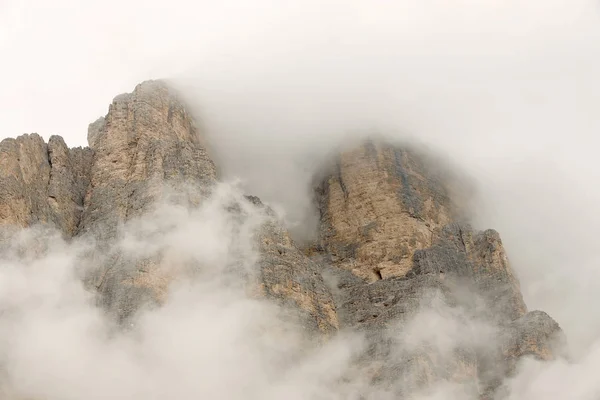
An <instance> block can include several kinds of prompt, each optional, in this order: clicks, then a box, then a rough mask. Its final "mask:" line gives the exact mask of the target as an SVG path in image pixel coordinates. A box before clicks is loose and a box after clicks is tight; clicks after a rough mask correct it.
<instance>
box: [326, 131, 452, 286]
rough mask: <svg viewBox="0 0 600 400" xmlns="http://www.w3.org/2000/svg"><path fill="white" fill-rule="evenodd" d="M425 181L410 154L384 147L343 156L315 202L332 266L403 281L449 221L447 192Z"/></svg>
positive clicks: (376, 145) (371, 146)
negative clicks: (417, 252)
mask: <svg viewBox="0 0 600 400" xmlns="http://www.w3.org/2000/svg"><path fill="white" fill-rule="evenodd" d="M429 175H430V174H428V171H427V167H426V166H425V165H424V164H423V163H422V162H421V161H420V160H419V159H418V158H417V157H416V156H415V155H414V154H413V153H411V152H410V151H408V150H406V149H400V148H395V147H393V146H390V145H388V144H386V143H381V142H372V141H368V142H366V143H364V144H363V145H361V146H359V147H358V148H356V149H354V150H351V151H347V152H344V153H342V154H341V155H340V156H339V159H338V161H337V164H336V166H335V171H334V173H332V174H331V175H330V176H329V177H328V178H327V179H326V180H325V181H324V182H323V184H322V185H321V188H320V196H319V205H320V209H321V215H322V219H321V245H322V247H323V248H324V249H325V250H326V252H327V253H328V255H329V256H330V259H331V261H332V262H334V263H335V264H337V265H339V266H341V267H343V268H347V269H349V270H351V271H352V272H354V273H355V274H356V275H358V276H360V277H362V278H364V279H367V280H369V281H374V280H377V279H386V278H389V277H393V276H404V275H405V274H406V273H407V272H408V271H409V270H410V269H411V268H412V256H413V254H414V252H415V250H418V249H423V248H426V247H428V246H430V245H431V243H432V240H433V237H434V233H435V231H436V230H438V229H439V228H440V227H442V226H444V225H445V224H447V223H449V222H450V221H451V219H452V216H453V206H452V204H451V202H450V199H449V197H448V190H447V189H446V188H445V187H444V186H443V184H442V183H441V182H438V181H435V180H434V178H435V177H432V176H429Z"/></svg>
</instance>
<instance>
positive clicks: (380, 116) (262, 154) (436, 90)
mask: <svg viewBox="0 0 600 400" xmlns="http://www.w3.org/2000/svg"><path fill="white" fill-rule="evenodd" d="M42 3H43V2H41V1H25V2H20V1H19V2H18V1H8V2H4V3H3V4H2V5H0V7H1V8H0V13H1V17H0V46H2V50H3V54H4V55H5V57H3V58H4V59H5V61H3V62H2V63H1V65H0V79H2V87H3V91H2V94H1V95H0V120H2V121H4V122H2V125H0V128H1V132H0V135H2V136H14V135H16V134H19V133H22V132H23V131H32V130H37V131H38V132H39V133H40V134H42V135H44V136H45V137H48V136H49V135H50V134H54V133H58V134H63V135H64V136H65V138H66V139H67V142H68V143H69V144H71V145H83V144H85V129H86V126H87V124H88V123H89V122H91V121H93V120H94V119H95V118H96V117H97V115H99V114H103V113H104V112H105V110H106V104H107V101H108V100H109V99H110V98H112V96H114V95H115V94H117V93H118V92H123V91H130V90H131V88H132V87H133V85H135V84H136V83H138V82H139V81H142V80H145V79H148V78H154V77H160V78H168V79H170V80H172V82H173V84H174V85H175V86H177V87H178V88H179V89H180V90H181V91H182V92H183V93H184V95H185V96H186V98H187V100H188V102H189V103H190V104H191V106H192V108H193V110H194V112H196V113H197V115H198V116H199V118H200V120H201V124H202V125H203V127H204V130H205V133H206V135H207V136H208V137H209V139H210V141H211V144H212V150H213V153H214V156H215V158H216V159H217V161H218V163H219V166H220V168H221V169H222V170H223V173H224V176H226V177H233V176H236V177H239V178H241V179H242V180H243V182H244V185H245V186H244V190H246V191H248V192H252V193H253V194H257V195H259V196H261V197H262V198H263V199H264V200H267V201H269V202H270V203H271V204H272V205H273V207H274V208H276V209H277V210H279V211H281V212H282V213H284V214H285V215H286V218H287V220H288V223H289V224H290V226H291V228H292V229H293V228H294V226H296V225H295V224H299V223H300V222H305V219H306V218H307V216H311V215H313V214H312V213H313V211H314V210H313V206H312V203H311V201H312V200H311V188H310V185H311V183H312V181H311V179H312V176H313V174H314V172H315V171H314V166H315V165H318V164H319V163H320V162H322V161H323V159H326V157H327V154H329V153H330V152H331V151H332V150H333V149H335V148H336V146H337V145H338V144H339V143H340V142H341V141H343V140H344V139H345V138H346V137H348V136H352V135H354V134H356V133H357V132H358V133H360V134H362V133H365V132H378V133H383V134H385V135H387V136H391V137H393V138H399V139H416V140H418V141H420V142H423V143H425V144H427V145H428V146H430V147H432V148H433V149H434V150H435V151H437V152H438V153H441V154H443V155H445V156H447V157H449V158H451V159H452V161H453V162H455V163H456V164H458V165H459V167H460V168H462V169H463V170H464V171H466V172H467V173H468V174H469V175H471V176H472V178H473V180H474V181H475V182H476V185H477V188H478V194H479V196H480V197H479V201H478V203H477V207H473V209H472V212H473V215H474V216H475V219H476V223H477V225H478V226H480V227H493V228H495V229H497V230H499V231H500V233H501V235H502V238H503V240H504V242H505V245H506V248H507V251H508V254H509V257H510V258H511V260H512V262H513V266H514V268H515V270H516V272H517V274H518V275H519V277H520V279H521V284H522V290H523V293H524V296H525V299H526V302H527V303H528V305H529V306H530V308H532V309H538V308H539V309H543V310H545V311H547V312H548V313H549V314H551V315H552V316H553V317H554V318H555V319H556V320H557V321H558V322H559V323H560V324H561V326H562V328H563V329H564V330H565V331H566V333H567V336H568V337H569V343H570V346H571V350H572V352H573V353H574V354H575V356H576V359H578V360H579V359H580V360H581V363H578V364H564V363H563V364H552V366H550V367H547V368H548V369H546V367H541V366H537V365H536V366H535V367H527V366H524V371H526V372H524V373H523V374H521V375H519V376H518V377H517V378H516V380H515V385H521V384H522V385H526V386H527V387H528V388H527V389H526V390H524V391H520V392H518V393H523V395H522V396H525V397H518V395H515V396H516V397H515V398H536V397H535V396H540V395H541V394H540V393H545V392H543V390H545V389H543V388H544V385H545V384H547V383H548V382H556V381H557V379H556V377H557V376H560V375H562V376H570V375H569V374H572V373H574V372H573V371H579V372H581V373H582V374H584V375H582V376H590V375H589V374H591V371H593V368H592V367H593V366H594V365H595V364H596V363H597V362H598V360H597V357H596V356H595V354H596V352H595V351H594V350H593V349H595V347H596V346H597V342H598V339H599V338H600V318H598V317H595V316H594V315H593V314H592V313H590V311H589V308H590V307H589V305H590V304H594V303H596V300H597V296H598V295H597V293H598V285H599V284H598V283H597V282H598V279H596V278H597V277H598V273H597V272H596V271H597V266H598V261H599V260H598V257H597V254H596V253H597V252H596V250H595V248H596V239H595V227H596V226H598V224H599V223H600V215H599V214H598V213H597V212H596V204H598V202H599V201H600V192H599V191H598V190H597V189H596V187H595V182H597V181H598V178H600V173H599V171H600V169H599V168H598V166H597V165H596V164H597V163H596V157H595V156H596V154H595V153H596V148H595V147H596V146H594V145H595V144H596V143H597V139H596V136H597V132H599V131H600V122H599V120H598V118H597V116H596V114H597V110H598V108H599V106H600V104H599V101H600V100H598V99H599V97H598V96H597V93H598V92H599V91H600V80H599V79H598V78H597V71H598V70H599V68H598V67H600V65H599V64H600V40H599V39H600V38H599V36H600V28H599V27H600V24H598V22H599V21H598V4H597V2H594V1H586V0H576V1H565V0H550V1H538V0H534V1H530V2H527V3H523V2H519V1H516V0H515V1H513V0H509V1H483V2H482V1H479V2H476V1H469V0H461V1H459V2H445V1H441V0H438V1H436V0H433V1H419V2H417V1H408V0H403V1H398V2H393V3H392V2H384V1H375V2H372V1H371V2H366V1H358V0H356V1H345V2H341V1H333V0H332V1H324V2H317V1H304V2H293V1H289V2H288V1H283V2H282V1H268V0H259V1H254V2H252V3H246V2H241V1H233V0H232V1H223V2H218V3H217V2H202V1H201V2H188V1H183V0H174V1H171V2H169V3H168V4H167V3H165V2H163V1H146V2H143V4H142V2H138V1H129V2H126V3H121V4H118V5H117V2H116V1H103V2H102V3H97V4H94V3H89V4H86V5H83V3H80V2H76V1H71V0H62V1H58V2H53V4H52V5H49V4H48V5H47V4H45V3H43V4H42ZM42 37H43V38H44V40H41V38H42ZM207 226H211V225H210V224H209V225H207ZM215 226H220V225H218V224H217V225H215ZM196 228H200V227H194V228H189V229H192V230H193V229H196ZM177 229H178V230H176V231H177V232H185V228H177ZM203 229H208V228H203ZM215 229H216V228H215ZM194 232H196V231H194ZM208 232H209V234H207V240H211V239H210V238H215V237H218V236H215V234H214V232H213V231H211V230H209V231H208ZM221 233H222V232H221ZM182 235H185V234H184V233H182ZM60 243H61V242H60V241H54V240H53V241H52V247H53V248H54V249H55V251H56V249H58V248H61V247H60V246H68V247H66V248H68V252H67V251H65V254H67V255H65V254H63V253H60V252H58V253H52V254H51V255H50V256H48V258H44V259H43V260H38V261H35V262H34V261H22V260H21V261H15V262H16V264H14V267H11V268H7V269H6V274H13V275H6V274H5V275H3V276H4V278H3V279H4V281H5V282H6V284H5V287H7V288H10V289H7V291H5V292H4V293H7V294H8V293H12V294H13V295H11V296H8V295H7V296H6V301H9V300H10V301H21V300H19V299H20V297H19V296H22V294H21V295H19V294H18V293H25V292H27V291H26V290H25V289H23V290H24V291H18V290H16V289H15V288H23V287H25V288H29V290H32V291H33V292H32V293H37V294H35V295H31V296H30V297H28V298H27V299H22V301H24V302H30V303H31V304H36V301H38V300H36V296H42V295H43V296H50V298H53V299H54V303H52V302H51V303H50V304H58V303H56V302H59V303H60V299H61V298H62V297H64V298H73V299H77V300H74V301H72V303H73V304H79V305H77V306H73V307H80V309H81V314H82V315H84V317H82V318H83V320H82V321H79V320H77V318H75V317H74V319H73V322H72V323H73V324H74V327H73V329H72V330H73V331H75V332H78V333H77V334H74V335H76V336H68V333H69V332H71V329H66V328H65V327H64V326H62V327H61V326H58V327H55V328H56V329H57V331H55V333H56V336H60V335H59V333H61V334H62V333H64V334H65V335H67V337H70V338H73V337H78V336H77V335H78V334H79V333H81V332H82V331H86V329H90V326H92V325H93V324H100V325H101V324H103V322H101V321H102V318H103V317H101V316H100V315H96V316H94V314H93V312H91V313H90V312H89V311H90V309H89V306H88V302H89V301H90V300H89V299H88V298H87V297H86V296H87V295H86V294H85V292H83V291H82V289H81V288H80V287H79V286H78V284H76V283H74V281H73V280H72V279H71V275H72V269H71V267H70V266H71V265H72V264H73V263H76V262H75V261H73V260H74V258H73V257H75V256H74V255H73V252H76V250H75V249H74V248H73V247H71V246H72V245H66V244H60ZM174 243H179V240H174ZM55 246H58V247H55ZM223 246H224V245H223V244H222V243H216V242H215V243H214V246H213V250H211V252H207V253H205V254H204V255H203V257H206V260H205V261H206V263H207V264H210V263H211V262H214V260H215V259H218V258H219V257H221V256H222V255H223V254H227V253H228V251H229V250H228V248H227V247H226V246H225V247H223ZM62 248H65V247H62ZM218 249H221V251H222V252H221V253H218V252H217V250H218ZM129 250H132V249H129ZM132 251H133V250H132ZM69 254H70V255H69ZM196 256H200V255H196ZM24 262H25V263H29V264H31V265H30V267H31V268H30V269H28V268H20V267H22V265H21V264H22V263H24ZM36 263H38V264H36ZM43 265H61V266H62V268H43V267H42V266H43ZM26 271H37V272H35V273H33V272H32V274H33V275H34V276H26V275H23V274H27V272H26ZM44 274H58V276H53V277H52V279H48V280H45V279H43V276H44ZM61 274H63V275H61ZM36 277H37V278H36ZM32 282H38V283H39V287H37V284H36V285H33V284H32ZM48 282H63V283H64V285H66V287H62V286H61V287H60V288H58V287H53V286H52V285H51V284H50V283H48ZM8 283H10V284H8ZM34 289H35V290H34ZM28 296H29V295H28ZM69 296H71V297H69ZM43 298H44V299H46V297H43ZM175 298H177V297H176V296H175ZM45 301H46V300H45ZM173 301H175V300H173ZM38 302H39V301H38ZM68 303H71V300H70V301H69V302H68ZM243 303H244V304H246V303H245V300H244V302H243ZM4 304H12V303H10V302H8V303H4ZM19 304H20V303H19ZM28 304H29V303H28ZM48 307H51V306H48ZM69 307H70V306H69ZM69 307H67V310H69V309H70V308H69ZM261 307H262V306H261ZM52 312H54V311H52ZM56 312H66V311H64V310H63V309H62V308H61V307H58V311H56ZM207 312H208V311H207ZM4 315H8V316H10V313H9V314H4ZM31 315H35V314H33V313H32V314H31ZM52 315H54V314H52ZM90 315H92V316H90ZM232 315H233V314H232ZM61 318H62V315H61ZM157 318H158V317H157ZM99 321H100V322H99ZM26 322H27V320H26V321H24V322H23V323H26ZM48 322H49V323H51V324H53V323H55V322H56V320H55V319H54V318H50V321H48ZM27 323H31V324H35V321H33V320H31V321H29V322H27ZM40 323H41V322H40ZM77 324H79V325H77ZM90 324H91V325H90ZM9 326H10V325H9ZM33 327H34V326H33V325H32V327H31V328H33ZM7 329H8V328H7ZM61 329H63V330H64V331H62V330H61ZM78 329H79V330H78ZM48 330H49V331H52V329H50V328H48ZM32 332H33V331H32ZM86 332H87V331H86ZM38 333H39V332H38ZM24 337H25V336H24ZM79 339H81V340H83V339H82V338H79ZM85 340H96V339H85ZM119 340H121V341H125V342H127V340H126V339H119ZM72 342H73V343H77V340H73V341H72ZM64 343H65V345H66V344H67V343H69V341H68V340H66V339H65V341H64ZM101 343H103V342H101ZM88 344H89V345H90V346H91V348H94V347H95V346H96V347H95V348H96V350H95V351H97V353H94V351H92V352H89V353H86V352H85V351H83V352H82V354H90V355H89V359H90V360H92V359H95V357H101V356H99V355H98V354H100V353H101V354H102V355H105V354H106V357H109V355H110V354H113V353H114V352H115V351H114V350H111V351H112V353H111V351H108V350H107V351H105V350H106V349H104V348H102V347H101V346H100V349H101V350H98V347H97V346H98V343H96V342H94V343H91V344H90V343H83V344H82V348H86V345H88ZM110 346H113V344H111V345H110ZM114 346H116V345H114ZM125 346H127V345H125ZM18 348H19V347H18V346H17V347H15V349H18ZM7 349H9V347H7ZM40 349H41V347H40ZM128 351H129V350H128ZM118 353H119V352H118ZM124 354H128V353H127V351H125V352H124ZM115 357H117V358H118V357H122V356H121V355H115ZM98 359H101V358H98ZM117 361H118V360H116V361H115V362H117ZM121 362H123V363H124V364H127V363H132V362H133V361H131V360H125V361H121ZM111 363H112V361H111V362H109V361H106V359H105V361H104V363H102V362H100V363H97V365H99V367H98V368H100V369H102V368H105V369H107V370H109V369H111V368H110V367H108V365H112V364H111ZM75 365H76V364H75ZM115 365H116V364H115ZM39 368H42V366H39ZM527 368H529V369H527ZM58 370H60V369H57V371H58ZM74 370H78V371H81V369H76V368H74ZM133 370H135V368H133ZM566 371H569V372H566ZM114 373H115V374H116V372H114ZM136 374H137V375H136ZM24 375H26V374H24ZM124 375H125V374H123V375H120V376H124ZM140 375H144V374H143V373H142V372H140V371H139V370H138V371H137V372H135V373H134V375H133V376H140ZM74 376H76V375H74ZM523 377H527V378H523ZM23 379H24V378H23ZM115 379H116V377H115ZM140 379H141V378H140ZM182 379H183V378H182ZM188 379H190V380H191V379H192V378H188ZM519 379H520V380H519ZM108 381H109V378H106V381H105V382H108ZM131 381H135V379H132V380H131ZM83 382H84V381H81V382H80V383H79V385H80V386H79V387H80V388H81V390H83V388H84V387H85V390H86V393H90V392H92V390H91V389H89V387H87V386H86V385H84V383H83ZM128 382H129V381H128ZM589 382H590V383H589V386H586V387H587V388H588V392H585V393H582V394H581V396H580V397H578V396H579V392H576V391H573V389H574V388H576V386H572V385H568V384H566V383H565V386H561V390H560V391H558V392H559V393H563V394H564V393H571V397H572V398H587V397H586V396H590V397H591V396H592V394H590V393H595V392H594V391H595V390H596V386H595V384H594V383H593V382H591V381H589ZM72 383H73V385H72V389H71V390H73V393H77V394H81V392H77V390H78V389H77V387H78V386H77V382H72ZM28 385H30V386H31V387H36V386H37V384H35V382H34V383H28ZM94 385H95V384H94ZM132 385H133V386H135V387H137V386H136V385H134V384H132ZM586 385H587V384H586ZM125 386H126V384H125ZM583 386H585V385H583ZM94 387H96V386H94ZM104 387H105V388H107V389H106V390H109V389H108V387H110V385H109V384H108V383H106V384H105V385H104ZM515 387H517V386H515ZM536 388H537V389H536ZM57 390H58V389H57ZM131 390H133V389H131ZM136 390H137V389H136ZM540 391H541V392H540ZM100 393H102V392H100ZM124 393H125V392H124ZM206 393H208V392H206ZM58 394H60V395H61V396H63V397H67V398H68V394H65V393H62V392H57V395H58ZM110 394H111V395H112V394H113V393H112V392H110ZM557 396H558V395H557ZM125 397H126V396H125ZM157 397H160V396H157ZM117 398H118V397H117ZM129 398H131V397H129Z"/></svg>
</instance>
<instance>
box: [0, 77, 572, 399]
mask: <svg viewBox="0 0 600 400" xmlns="http://www.w3.org/2000/svg"><path fill="white" fill-rule="evenodd" d="M88 141H89V144H90V147H89V148H83V149H82V148H75V149H69V148H68V147H67V146H66V145H65V143H64V141H63V140H62V139H61V138H60V137H58V136H53V137H52V138H50V140H49V142H48V143H47V144H46V143H45V142H44V141H43V139H42V138H41V137H40V136H38V135H36V134H31V135H23V136H20V137H18V138H17V139H6V140H4V141H2V142H1V143H0V227H2V228H3V230H5V231H6V230H11V229H12V230H14V229H20V228H24V227H30V226H35V225H43V226H46V227H49V228H55V229H57V230H59V231H60V232H61V234H62V235H63V236H64V237H66V238H76V237H77V238H79V237H90V238H94V240H96V242H97V243H99V246H98V249H99V250H98V251H97V253H95V254H91V255H90V257H91V258H92V259H93V260H94V265H95V268H94V269H92V270H91V271H89V274H88V275H87V276H85V282H86V284H87V286H88V287H89V288H90V289H91V290H93V291H95V292H97V293H98V299H99V303H100V304H101V305H102V306H103V307H104V308H105V309H106V310H107V312H109V313H112V314H114V316H115V318H116V319H117V320H119V321H121V322H124V321H126V320H128V319H129V318H131V317H133V316H135V314H136V312H137V311H139V310H140V308H142V307H146V306H160V305H161V304H162V303H163V302H164V301H165V300H166V299H167V297H168V294H169V287H170V285H171V283H172V282H173V281H174V280H175V279H177V278H178V277H181V276H185V273H186V271H182V270H181V269H173V268H165V265H168V264H170V260H171V259H170V258H169V257H172V256H173V255H172V254H167V253H166V252H165V251H163V250H162V249H158V250H156V251H153V252H152V253H151V254H143V255H141V256H135V257H133V256H131V255H128V254H124V252H123V251H121V250H120V249H119V248H115V247H114V246H113V245H114V244H115V243H116V242H118V240H119V235H120V234H121V228H122V227H123V225H124V224H125V223H128V222H131V221H135V220H136V218H137V217H141V216H143V215H146V214H148V213H151V212H153V210H154V208H155V205H156V204H158V203H160V202H161V201H163V200H164V199H165V198H166V197H170V198H171V200H172V201H175V202H176V203H177V204H184V205H186V206H187V207H191V208H194V207H196V206H198V205H199V204H201V203H202V201H204V200H205V199H207V198H209V197H210V196H211V192H212V190H213V189H214V187H215V184H216V183H218V179H219V177H218V173H217V167H216V166H215V164H214V163H213V161H212V160H211V158H210V155H209V151H208V149H207V147H206V144H205V142H204V136H203V132H201V131H200V130H199V128H198V127H197V126H196V124H195V123H194V120H193V119H192V117H191V115H190V113H189V111H188V110H187V109H186V106H185V104H184V103H183V101H182V100H181V99H180V97H179V96H178V95H177V93H175V92H174V91H173V90H172V89H170V88H169V87H168V86H167V85H166V84H165V83H163V82H159V81H148V82H144V83H142V84H140V85H138V86H137V87H136V88H135V90H134V91H133V92H132V93H130V94H123V95H119V96H117V97H116V98H115V99H114V100H113V102H112V104H111V105H110V107H109V110H108V113H107V115H106V116H104V117H102V118H100V119H98V120H97V121H96V122H94V123H92V124H90V127H89V131H88ZM333 165H334V167H333V168H332V169H331V170H330V171H329V172H330V173H329V175H327V177H326V178H325V179H324V180H323V181H322V182H321V183H320V185H319V187H318V190H317V193H316V196H317V199H318V205H319V210H320V213H321V220H320V227H319V244H318V246H316V247H315V248H316V251H313V253H312V254H311V255H310V257H309V256H307V255H306V252H304V251H302V250H301V249H299V248H298V247H297V246H296V244H295V243H294V241H293V240H292V239H291V238H290V236H289V234H288V232H287V231H286V229H285V228H284V227H283V226H282V225H281V223H280V222H279V221H278V220H277V218H276V216H275V215H274V213H273V212H272V211H270V209H269V208H268V207H267V206H265V205H263V204H262V203H261V201H260V200H259V199H258V198H255V197H252V196H247V197H246V198H244V199H239V200H238V201H237V204H233V205H231V207H230V208H229V209H228V210H229V211H230V212H231V213H233V214H235V218H234V219H235V220H236V221H238V222H240V223H242V222H243V221H244V218H246V216H245V214H244V211H243V210H253V212H256V213H261V215H263V216H264V217H265V218H264V221H263V222H262V223H261V225H260V227H259V228H258V229H257V231H256V234H255V235H254V236H253V240H254V244H255V248H256V249H257V250H258V259H257V260H256V266H257V267H258V268H257V272H258V273H257V275H256V276H254V277H252V279H253V280H252V281H251V284H252V285H253V286H252V287H253V289H252V293H254V294H256V293H258V294H259V295H260V296H263V297H266V298H269V299H271V300H273V301H276V302H278V303H279V304H281V305H283V306H285V307H287V308H288V309H290V310H293V311H294V312H295V313H296V314H297V315H298V317H300V319H301V321H302V323H303V325H304V326H305V327H306V328H307V331H308V332H312V333H316V332H318V333H320V334H319V335H317V336H319V337H327V336H331V335H334V334H335V333H336V332H337V331H338V330H339V329H352V330H359V331H362V332H364V333H365V334H366V336H367V338H368V343H369V345H368V348H367V349H366V350H365V352H364V354H363V355H362V356H361V357H360V359H359V360H357V363H358V365H360V366H361V368H362V369H361V370H360V371H361V374H362V375H364V376H369V377H370V378H371V379H372V382H373V384H374V385H389V384H390V383H394V382H395V383H398V382H401V383H402V384H401V385H396V386H399V387H403V388H404V389H403V390H405V391H411V390H412V389H414V388H420V387H425V386H427V385H428V384H430V383H432V382H434V381H437V380H440V379H441V380H449V381H454V382H461V383H465V384H467V385H468V386H469V387H471V388H472V390H473V393H474V394H476V395H481V396H488V395H491V394H492V393H495V392H497V391H498V388H500V387H501V384H502V380H503V379H504V377H506V376H507V375H509V374H511V373H512V372H513V371H514V369H515V365H516V363H517V362H518V360H519V359H520V358H521V357H523V356H534V357H537V358H540V359H544V360H548V359H551V358H552V357H554V347H553V345H554V343H555V342H556V341H557V340H558V339H557V338H560V337H561V331H560V327H559V326H558V324H557V323H556V322H555V321H553V320H552V318H550V317H549V316H548V315H547V314H545V313H543V312H539V311H533V312H528V310H527V307H526V305H525V303H524V301H523V298H522V295H521V292H520V288H519V283H518V279H517V278H516V276H515V274H514V272H513V271H512V269H511V266H510V263H509V261H508V258H507V255H506V252H505V249H504V247H503V245H502V241H501V239H500V236H499V234H498V233H497V232H495V231H493V230H487V231H484V232H476V231H474V230H473V229H472V228H471V227H470V226H469V225H468V224H467V223H465V221H464V219H463V218H462V217H461V216H462V213H461V210H460V208H459V206H460V204H458V203H459V201H457V199H456V197H454V196H453V188H452V187H451V182H450V181H448V180H447V179H446V177H445V176H444V174H442V173H440V171H439V170H438V169H436V168H435V165H434V164H433V163H431V160H429V159H427V158H425V157H423V155H421V154H420V153H418V152H416V151H414V150H412V149H408V148H402V147H398V146H394V145H391V144H388V143H386V142H383V141H377V140H371V141H367V142H364V143H363V144H362V145H359V146H357V147H356V148H354V149H350V150H349V151H343V152H341V153H340V154H339V155H338V157H337V158H336V159H335V160H334V162H333ZM172 189H175V190H172ZM172 195H175V198H174V199H173V196H172ZM233 229H236V226H234V227H233ZM1 240H2V238H1V237H0V241H1ZM234 261H235V260H234ZM233 264H235V262H234V263H233ZM193 267H194V266H193ZM234 267H235V265H234ZM440 301H441V303H443V304H444V307H447V308H448V309H450V310H461V313H460V318H463V319H464V320H465V323H467V320H468V319H470V318H471V317H473V316H477V318H479V319H483V320H485V321H486V323H489V324H490V326H492V327H493V330H494V332H495V334H494V335H493V338H491V339H490V340H491V341H492V342H493V343H494V345H489V346H487V347H486V351H485V352H482V350H481V349H480V348H478V347H477V346H474V345H472V344H471V343H459V344H457V345H456V347H455V348H453V349H451V354H452V356H448V355H447V354H440V353H439V352H436V351H431V348H430V347H428V346H423V347H418V348H411V349H406V348H403V347H402V346H400V345H399V343H397V340H398V339H397V337H398V336H397V335H395V334H394V333H393V332H395V331H394V329H398V327H400V328H402V327H403V326H405V325H406V324H409V323H411V321H412V320H413V319H414V318H415V317H416V316H418V315H419V313H420V312H421V311H422V310H423V309H424V308H427V307H430V308H431V307H433V306H432V305H435V304H437V303H436V302H440ZM390 332H392V333H390ZM323 334H324V335H323ZM399 348H400V349H403V350H401V351H400V350H398V349H399ZM490 349H491V350H490ZM399 351H400V353H398V352H399ZM403 394H406V393H398V395H399V396H402V395H403Z"/></svg>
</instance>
